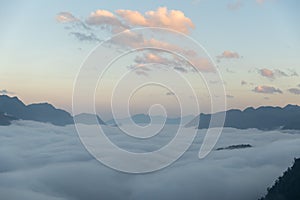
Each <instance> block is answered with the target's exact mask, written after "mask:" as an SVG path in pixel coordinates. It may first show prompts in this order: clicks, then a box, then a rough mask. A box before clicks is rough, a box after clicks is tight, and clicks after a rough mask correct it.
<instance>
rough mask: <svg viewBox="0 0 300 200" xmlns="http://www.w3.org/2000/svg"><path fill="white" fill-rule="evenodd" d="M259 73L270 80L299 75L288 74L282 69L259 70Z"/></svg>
mask: <svg viewBox="0 0 300 200" xmlns="http://www.w3.org/2000/svg"><path fill="white" fill-rule="evenodd" d="M257 72H258V73H259V74H260V75H261V76H263V77H266V78H269V79H275V78H280V77H292V76H295V75H296V74H297V73H295V71H293V72H291V73H286V72H284V71H282V70H280V69H273V70H271V69H267V68H263V69H258V70H257Z"/></svg>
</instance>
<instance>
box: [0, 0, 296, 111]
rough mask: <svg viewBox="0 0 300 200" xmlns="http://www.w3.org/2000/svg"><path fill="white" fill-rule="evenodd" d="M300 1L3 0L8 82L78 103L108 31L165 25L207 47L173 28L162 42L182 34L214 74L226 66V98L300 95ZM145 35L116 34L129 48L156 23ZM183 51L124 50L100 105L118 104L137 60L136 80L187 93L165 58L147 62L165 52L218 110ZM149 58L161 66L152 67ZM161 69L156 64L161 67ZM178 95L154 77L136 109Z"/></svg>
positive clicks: (22, 90) (2, 83)
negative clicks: (80, 80) (79, 81)
mask: <svg viewBox="0 0 300 200" xmlns="http://www.w3.org/2000/svg"><path fill="white" fill-rule="evenodd" d="M299 8H300V2H299V1H297V0H286V1H284V0H222V1H217V0H211V1H208V0H191V1H157V2H153V1H137V0H136V1H92V2H83V1H82V2H78V3H74V2H71V1H62V0H59V1H58V0H54V1H43V2H42V1H37V0H36V1H35V0H30V1H26V2H20V1H14V0H12V1H1V6H0V26H1V27H2V29H1V32H0V45H1V48H0V69H1V73H0V92H1V93H2V94H8V95H11V96H18V97H19V98H20V99H22V100H23V101H24V102H25V103H27V104H28V103H33V102H45V101H47V102H50V103H52V104H54V105H55V106H56V107H59V108H63V109H66V110H68V111H70V112H72V108H71V107H72V94H73V86H74V81H75V78H76V76H77V74H78V72H79V70H80V69H81V68H82V65H84V63H85V62H84V61H85V60H87V59H88V58H89V57H88V56H89V55H91V54H90V52H91V51H92V50H94V49H95V47H97V45H99V43H101V41H103V40H106V39H107V38H109V37H111V36H113V35H114V34H116V33H120V32H123V31H125V34H128V35H130V34H131V33H134V31H133V32H132V31H131V28H143V27H161V28H168V29H172V30H175V31H177V32H179V33H180V34H184V35H187V37H189V38H192V39H193V40H195V41H197V42H198V43H199V44H200V45H201V46H202V47H203V49H202V51H201V52H200V51H199V52H197V53H199V55H192V54H189V53H190V51H188V50H189V48H192V47H191V45H190V46H188V47H186V46H184V45H185V44H186V42H185V40H182V41H181V40H179V41H178V40H176V37H177V36H170V37H169V38H167V37H166V35H165V38H164V37H161V40H159V41H157V42H156V43H155V44H158V46H159V47H167V46H168V45H170V44H172V45H173V44H176V45H173V46H172V47H171V48H172V50H174V51H177V52H179V53H181V54H182V55H183V56H186V58H187V59H189V60H192V62H194V63H192V64H194V65H195V67H196V68H197V70H198V72H199V73H200V74H201V75H203V76H204V77H206V76H207V77H209V76H213V75H211V74H218V75H220V77H221V79H220V80H218V81H219V82H220V83H222V87H223V86H224V88H225V93H224V95H225V101H226V105H227V106H226V108H228V109H229V108H240V109H243V108H245V107H248V106H254V107H258V106H261V105H279V106H284V105H286V104H299V100H300V98H299V97H300V96H299V95H300V80H299V73H300V57H299V52H300V25H299V23H298V19H299V18H300V13H299V12H298V11H299ZM126 31H127V32H126ZM135 34H136V33H135ZM132 35H134V34H131V35H130V36H132ZM137 35H138V34H136V35H134V36H137ZM140 35H142V36H143V37H144V41H143V42H142V43H141V42H136V40H131V41H126V40H121V41H120V40H119V41H114V42H115V43H114V45H115V46H117V50H119V49H120V48H122V49H127V48H131V49H133V48H139V47H141V46H142V45H143V44H144V43H147V44H150V45H152V44H153V43H151V41H153V40H151V37H152V35H151V34H149V32H148V33H146V32H145V33H140ZM140 35H139V36H140ZM162 35H163V34H162ZM177 35H178V34H177ZM145 38H146V39H145ZM131 39H132V38H131ZM135 42H136V43H135ZM166 43H168V44H167V45H166ZM115 46H113V47H111V46H109V45H108V47H107V46H106V47H105V48H111V49H110V50H108V51H107V52H110V51H114V50H116V48H115ZM174 46H176V47H174ZM169 47H170V46H169ZM113 48H114V49H113ZM103 51H104V52H105V53H106V50H103ZM103 51H102V52H103ZM165 54H166V55H165ZM197 56H198V57H197ZM174 60H176V59H175V57H173V55H172V54H168V55H167V53H163V52H157V51H150V50H149V51H141V52H135V54H134V53H133V54H131V55H128V56H126V57H125V58H123V60H122V59H120V60H119V61H118V62H116V63H114V64H113V66H112V69H111V71H110V72H109V73H108V74H107V76H106V77H105V78H104V79H103V81H104V86H105V87H104V90H99V91H97V92H96V93H97V94H96V96H97V97H98V98H97V102H96V104H97V105H96V107H97V110H107V109H108V107H109V105H110V101H109V95H110V92H111V90H112V88H113V86H114V84H116V83H117V78H116V77H117V76H122V75H124V74H126V72H127V71H130V70H129V69H132V68H134V69H136V68H138V70H136V71H135V74H134V75H135V76H134V75H131V76H132V77H131V79H130V80H134V81H135V82H136V83H140V82H141V81H150V80H151V77H153V76H155V77H156V78H160V79H164V80H168V81H169V82H170V83H174V85H175V86H177V87H175V88H177V89H178V90H179V92H178V93H182V94H180V95H179V96H186V97H190V94H189V93H187V92H185V89H184V87H183V86H182V84H181V83H180V82H176V81H175V79H173V78H172V76H171V75H170V74H168V73H169V72H166V71H164V70H162V68H159V67H158V69H157V66H155V67H153V69H152V68H151V66H146V67H143V66H142V65H145V64H147V62H154V63H156V62H160V63H162V64H165V65H166V66H172V69H174V70H175V71H177V72H180V73H181V75H182V76H184V77H185V78H186V79H188V80H189V82H190V83H191V85H192V87H193V88H194V91H195V93H196V97H195V98H196V99H198V100H199V101H200V102H201V103H200V105H201V110H202V111H203V112H209V108H210V107H211V106H210V105H209V104H210V102H211V100H210V99H209V95H208V94H209V92H207V91H206V92H205V91H204V88H205V83H204V82H203V80H200V79H199V78H197V76H196V75H195V73H194V72H193V70H191V68H189V67H188V66H185V64H184V63H183V61H182V60H180V59H178V60H176V63H174ZM100 62H101V61H100ZM178 63H179V64H181V65H180V66H179V64H178ZM155 65H158V64H157V63H156V64H155ZM175 65H176V66H175ZM174 66H175V67H174ZM148 68H151V70H150V72H149V71H147V69H148ZM163 69H164V68H163ZM126 70H127V71H126ZM162 71H163V72H162ZM154 72H156V74H151V73H154ZM91 73H93V72H91ZM85 78H86V79H84V80H86V81H88V80H89V78H88V77H85ZM134 81H132V82H134ZM218 81H216V80H210V81H209V80H208V81H207V84H208V87H209V88H212V89H211V90H214V89H213V88H214V86H213V85H214V84H216V83H217V82H218ZM129 82H130V81H129ZM136 83H129V85H130V84H132V86H133V85H134V84H136ZM207 84H206V86H207ZM124 85H126V84H123V86H124ZM125 88H126V87H125ZM127 88H130V86H128V87H127ZM102 89H103V88H102ZM219 89H220V88H219ZM121 93H122V92H121ZM123 93H126V92H123ZM126 94H127V93H126ZM136 94H139V93H138V92H137V93H136ZM175 94H176V95H177V92H176V91H175ZM176 95H174V92H170V91H168V90H163V89H157V88H156V89H153V88H151V87H150V89H144V90H141V91H140V95H136V98H133V100H132V101H131V102H133V103H131V105H133V107H134V108H135V111H134V112H136V113H138V112H144V110H143V107H145V105H147V106H148V107H149V106H150V105H152V104H153V103H155V102H153V99H155V100H157V101H158V102H160V103H161V104H163V105H166V106H167V107H169V108H167V110H168V109H169V110H173V111H174V109H176V108H177V107H178V106H177V104H176ZM213 95H214V96H215V98H219V97H218V96H222V95H223V94H220V95H218V94H217V92H216V93H215V94H213ZM82 96H84V95H82ZM119 99H122V97H121V96H120V97H119ZM86 104H88V102H87V101H85V98H84V97H82V98H81V99H80V109H81V110H82V111H84V110H85V109H86V110H87V111H89V110H88V108H87V107H88V106H86ZM117 104H118V101H117ZM119 104H121V103H119ZM189 110H193V108H192V107H190V108H189ZM105 112H106V111H105ZM107 112H109V111H107ZM178 112H180V111H178ZM178 112H177V111H176V112H173V114H174V115H176V114H178Z"/></svg>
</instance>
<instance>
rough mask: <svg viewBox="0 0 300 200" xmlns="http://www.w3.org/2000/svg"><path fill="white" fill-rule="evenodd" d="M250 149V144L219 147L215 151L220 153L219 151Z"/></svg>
mask: <svg viewBox="0 0 300 200" xmlns="http://www.w3.org/2000/svg"><path fill="white" fill-rule="evenodd" d="M250 147H252V145H251V144H235V145H230V146H227V147H220V148H217V149H216V150H217V151H220V150H233V149H245V148H250Z"/></svg>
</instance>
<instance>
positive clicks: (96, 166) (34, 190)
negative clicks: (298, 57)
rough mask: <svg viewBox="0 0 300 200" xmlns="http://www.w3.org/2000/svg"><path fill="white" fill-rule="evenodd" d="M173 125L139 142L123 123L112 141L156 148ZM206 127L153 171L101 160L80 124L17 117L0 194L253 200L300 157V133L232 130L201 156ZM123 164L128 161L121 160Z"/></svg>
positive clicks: (52, 199)
mask: <svg viewBox="0 0 300 200" xmlns="http://www.w3.org/2000/svg"><path fill="white" fill-rule="evenodd" d="M173 129H174V128H173V126H168V127H167V129H165V131H166V132H165V134H161V135H160V136H161V137H159V138H153V140H151V142H150V141H141V140H134V139H133V138H130V137H128V136H126V135H124V134H122V133H120V131H119V130H118V129H117V128H111V127H110V128H109V127H107V128H106V130H107V131H108V132H109V137H110V139H111V140H112V141H113V142H115V143H116V144H117V145H118V146H120V147H122V148H124V149H128V150H132V151H135V150H140V151H152V150H155V149H157V148H159V147H161V146H162V145H164V144H165V143H167V142H168V141H169V139H170V138H171V137H172V136H173V134H172V133H173ZM204 135H205V130H199V134H198V135H197V137H196V139H195V141H194V143H193V144H192V146H191V148H190V149H189V150H188V151H187V152H186V153H185V154H184V155H183V157H181V159H179V160H178V161H177V162H176V163H174V164H172V165H171V166H169V167H168V168H166V169H164V170H161V171H158V172H155V173H150V174H142V175H131V174H124V173H119V172H117V171H114V170H111V169H109V168H107V167H105V166H103V165H102V164H101V163H99V162H97V161H95V159H93V158H92V157H91V156H90V155H89V154H88V153H87V152H86V150H85V149H84V147H83V146H82V145H81V143H80V140H79V138H78V136H77V134H76V132H75V129H74V126H66V127H56V126H52V125H48V124H42V123H36V122H25V121H20V122H16V123H15V124H14V125H12V126H8V127H1V129H0V159H1V165H0V194H1V198H3V199H10V200H19V199H24V200H40V199H43V200H44V199H45V200H73V199H77V200H86V199H89V200H98V199H133V200H135V199H146V200H147V199H149V200H150V199H175V200H176V199H188V200H190V199H195V200H199V199H211V200H219V199H222V200H240V199H243V200H253V199H258V198H259V197H261V196H262V195H263V194H265V193H266V189H267V187H269V186H270V185H272V184H273V182H274V181H275V179H276V178H277V177H278V176H279V175H281V173H282V172H283V171H285V170H286V168H287V167H288V166H290V165H291V164H292V162H293V158H294V157H299V156H300V154H299V152H300V151H299V150H300V145H299V144H300V135H299V132H297V131H293V132H280V131H270V132H262V131H258V130H255V129H249V130H237V129H229V128H228V129H225V130H224V131H223V134H222V135H221V138H220V140H219V141H218V143H217V145H216V148H218V147H226V146H229V145H235V144H251V145H252V146H253V147H252V148H247V149H236V150H224V151H213V152H211V153H210V154H209V156H208V157H206V158H205V159H202V160H199V159H198V151H199V148H200V144H201V143H202V141H203V136H204ZM120 162H122V161H121V160H120Z"/></svg>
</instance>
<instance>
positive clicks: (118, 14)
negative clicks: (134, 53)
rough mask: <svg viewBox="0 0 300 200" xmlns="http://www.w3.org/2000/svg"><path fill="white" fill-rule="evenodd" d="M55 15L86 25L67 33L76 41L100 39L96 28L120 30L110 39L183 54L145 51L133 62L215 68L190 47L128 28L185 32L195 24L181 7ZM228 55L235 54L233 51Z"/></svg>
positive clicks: (121, 44) (131, 46) (126, 45)
mask: <svg viewBox="0 0 300 200" xmlns="http://www.w3.org/2000/svg"><path fill="white" fill-rule="evenodd" d="M56 18H57V20H58V21H59V22H63V23H68V22H69V23H73V24H74V23H75V24H76V23H77V24H79V25H81V26H83V25H84V26H87V27H88V28H89V29H90V30H86V31H78V30H76V27H75V31H71V32H70V35H73V36H75V37H76V38H77V39H78V40H79V41H100V39H99V38H98V37H97V33H98V32H96V31H95V30H97V28H100V29H98V30H105V31H108V33H110V34H114V33H119V32H121V31H122V34H120V35H118V36H117V37H113V38H112V39H111V43H112V44H113V45H117V46H119V47H121V48H128V49H137V48H143V47H145V46H147V47H149V48H151V47H153V48H156V49H167V50H168V51H172V52H176V53H178V54H180V55H182V56H184V58H185V59H182V58H178V57H175V56H174V57H172V58H170V57H168V56H165V54H163V55H158V54H154V53H152V52H148V53H147V54H144V55H142V56H139V57H136V58H135V62H136V66H139V67H140V66H142V65H143V64H145V63H147V62H150V63H153V62H154V63H160V64H162V65H168V66H172V67H174V68H175V67H176V69H178V70H179V71H180V70H181V68H179V67H184V66H191V65H193V66H194V67H195V68H197V69H199V70H200V71H203V72H215V68H214V66H213V63H212V62H211V61H210V60H209V59H208V58H203V57H201V56H199V55H197V53H196V52H194V51H193V50H191V49H188V48H186V47H182V46H181V45H179V44H177V45H174V44H171V43H168V42H165V41H162V40H157V39H155V38H151V37H150V38H149V37H146V36H145V35H144V34H142V33H141V34H138V33H136V32H133V31H131V30H130V28H135V27H161V28H168V29H173V30H175V31H179V32H182V33H186V34H188V33H190V31H191V30H192V29H194V28H195V26H194V24H193V22H192V20H191V19H190V18H188V17H187V16H185V14H184V13H183V12H182V11H180V10H169V9H168V8H167V7H159V8H157V9H156V10H149V11H146V12H145V13H140V12H138V11H135V10H116V11H114V12H111V11H108V10H96V11H94V12H91V14H90V15H89V16H88V17H87V18H86V20H84V22H83V21H81V20H79V19H78V18H76V17H74V15H73V14H71V13H68V12H61V13H59V14H58V15H57V17H56ZM73 28H74V27H73ZM94 28H95V29H94ZM224 56H225V57H228V56H229V57H230V55H228V52H225V55H224ZM231 56H233V57H235V55H231ZM181 71H184V70H181ZM186 71H188V70H186ZM143 73H144V72H143Z"/></svg>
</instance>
